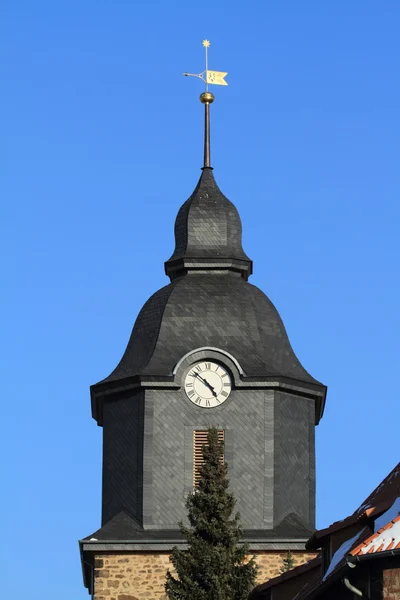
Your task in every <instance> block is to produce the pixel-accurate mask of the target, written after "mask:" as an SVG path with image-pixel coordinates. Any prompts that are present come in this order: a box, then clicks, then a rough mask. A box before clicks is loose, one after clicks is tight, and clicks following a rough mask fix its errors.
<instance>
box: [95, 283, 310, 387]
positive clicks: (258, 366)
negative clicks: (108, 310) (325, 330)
mask: <svg viewBox="0 0 400 600" xmlns="http://www.w3.org/2000/svg"><path fill="white" fill-rule="evenodd" d="M206 346H208V347H214V348H220V349H222V350H225V351H227V352H229V353H230V354H232V355H233V356H234V357H235V358H236V359H237V360H238V362H239V364H240V365H241V367H242V369H243V371H244V374H245V376H247V377H257V376H258V377H268V376H282V377H287V378H291V379H295V380H298V381H303V382H308V383H313V384H318V382H317V381H316V380H315V379H314V378H313V377H312V376H311V375H310V374H309V373H308V372H307V371H306V370H305V369H304V368H303V367H302V365H301V364H300V361H299V360H298V358H297V357H296V355H295V353H294V351H293V349H292V347H291V345H290V342H289V339H288V336H287V333H286V330H285V327H284V325H283V322H282V319H281V318H280V316H279V313H278V311H277V310H276V308H275V307H274V305H273V304H272V302H271V301H270V300H269V299H268V298H267V296H266V295H265V294H264V293H263V292H262V291H261V290H260V289H258V288H257V287H255V286H253V285H251V284H250V283H247V282H246V281H244V280H243V279H242V278H241V277H239V276H238V275H235V274H234V273H224V274H220V273H203V272H199V273H196V272H194V273H190V274H188V275H186V276H184V277H180V278H178V279H176V280H175V281H173V282H172V283H171V284H169V285H167V286H166V287H164V288H162V289H161V290H159V291H158V292H156V293H155V294H154V295H153V296H152V297H151V298H150V299H149V300H148V301H147V302H146V304H145V305H144V307H143V309H142V310H141V311H140V313H139V316H138V318H137V320H136V323H135V326H134V328H133V331H132V334H131V337H130V340H129V342H128V345H127V348H126V350H125V353H124V355H123V357H122V359H121V361H120V363H119V364H118V366H117V367H116V369H115V370H114V371H113V372H112V373H111V375H110V376H109V377H107V378H106V379H105V380H103V382H102V383H104V382H109V381H115V380H118V379H124V378H126V377H130V376H134V375H154V376H155V375H159V376H167V375H171V374H172V371H173V368H174V366H175V365H176V364H177V362H178V361H179V360H180V359H181V358H182V356H184V355H185V354H187V353H188V352H190V351H192V350H194V349H195V348H201V347H206Z"/></svg>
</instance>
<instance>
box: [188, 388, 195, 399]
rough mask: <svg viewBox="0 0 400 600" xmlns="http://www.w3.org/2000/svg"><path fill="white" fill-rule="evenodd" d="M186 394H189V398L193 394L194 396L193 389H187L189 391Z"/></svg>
mask: <svg viewBox="0 0 400 600" xmlns="http://www.w3.org/2000/svg"><path fill="white" fill-rule="evenodd" d="M188 396H189V398H193V396H194V391H193V390H189V391H188Z"/></svg>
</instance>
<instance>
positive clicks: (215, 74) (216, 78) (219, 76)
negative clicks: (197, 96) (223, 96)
mask: <svg viewBox="0 0 400 600" xmlns="http://www.w3.org/2000/svg"><path fill="white" fill-rule="evenodd" d="M203 46H204V49H205V51H206V68H205V70H204V71H203V72H202V73H184V75H185V76H186V77H198V78H199V79H202V80H203V81H204V83H205V84H206V92H208V85H209V84H212V85H228V84H227V82H226V81H225V77H226V76H227V75H228V73H225V72H223V71H210V70H209V69H208V49H209V47H210V42H209V40H203Z"/></svg>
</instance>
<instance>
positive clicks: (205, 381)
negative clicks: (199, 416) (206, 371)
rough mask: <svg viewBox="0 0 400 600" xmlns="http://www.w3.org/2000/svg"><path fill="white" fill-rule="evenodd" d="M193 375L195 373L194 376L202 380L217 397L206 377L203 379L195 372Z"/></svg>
mask: <svg viewBox="0 0 400 600" xmlns="http://www.w3.org/2000/svg"><path fill="white" fill-rule="evenodd" d="M194 375H195V377H197V379H200V381H202V382H203V383H204V384H205V385H206V386H207V387H208V388H209V389H210V390H211V393H212V395H213V396H215V397H217V394H216V393H215V390H214V388H213V386H212V385H210V384H209V383H208V381H207V380H206V379H204V377H202V376H201V375H199V374H198V373H195V374H194Z"/></svg>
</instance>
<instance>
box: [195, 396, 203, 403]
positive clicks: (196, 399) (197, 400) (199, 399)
mask: <svg viewBox="0 0 400 600" xmlns="http://www.w3.org/2000/svg"><path fill="white" fill-rule="evenodd" d="M194 401H195V402H196V404H201V398H199V397H198V396H197V398H195V399H194Z"/></svg>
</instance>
